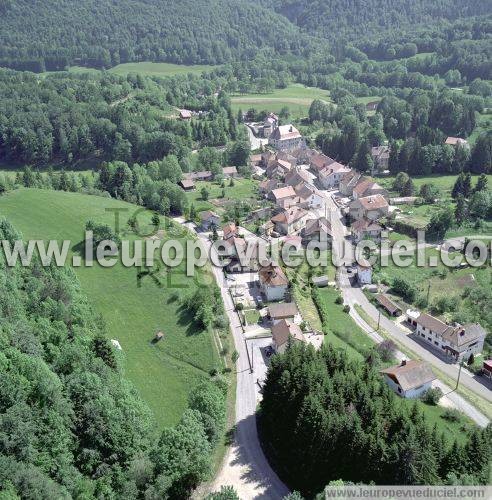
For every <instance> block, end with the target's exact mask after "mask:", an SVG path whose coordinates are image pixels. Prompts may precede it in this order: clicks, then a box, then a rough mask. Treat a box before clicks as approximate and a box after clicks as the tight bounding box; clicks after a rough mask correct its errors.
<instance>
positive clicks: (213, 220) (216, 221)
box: [200, 210, 220, 231]
mask: <svg viewBox="0 0 492 500" xmlns="http://www.w3.org/2000/svg"><path fill="white" fill-rule="evenodd" d="M200 221H201V228H202V229H203V230H204V231H208V230H210V229H212V228H213V227H218V226H219V225H220V217H219V216H218V215H217V214H216V213H215V212H212V211H211V210H205V211H204V212H200Z"/></svg>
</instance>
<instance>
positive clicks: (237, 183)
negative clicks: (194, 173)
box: [186, 179, 258, 212]
mask: <svg viewBox="0 0 492 500" xmlns="http://www.w3.org/2000/svg"><path fill="white" fill-rule="evenodd" d="M224 184H225V187H224V188H221V187H220V184H219V183H218V182H206V181H198V182H195V185H196V189H195V190H194V191H188V192H187V193H186V198H187V199H188V202H189V204H190V205H191V204H192V203H193V205H194V206H195V210H196V211H197V212H202V211H203V210H214V211H217V208H218V207H217V205H215V204H214V203H212V201H213V200H218V201H219V203H220V204H221V205H222V204H227V203H228V202H231V201H234V200H248V199H257V198H258V195H257V186H258V182H257V181H255V180H253V179H234V186H229V180H227V179H226V180H224ZM203 188H206V189H207V190H208V192H209V197H208V200H204V199H203V198H202V193H201V190H202V189H203ZM222 189H224V191H225V197H224V198H222ZM218 211H219V212H220V210H218Z"/></svg>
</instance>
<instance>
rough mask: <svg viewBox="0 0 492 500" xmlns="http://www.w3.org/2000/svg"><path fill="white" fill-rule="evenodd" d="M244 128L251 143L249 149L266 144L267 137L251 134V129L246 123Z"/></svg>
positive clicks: (252, 149) (258, 147)
mask: <svg viewBox="0 0 492 500" xmlns="http://www.w3.org/2000/svg"><path fill="white" fill-rule="evenodd" d="M245 127H246V130H247V131H248V137H249V143H250V145H251V151H255V150H256V149H260V148H261V146H262V145H266V144H268V139H260V138H259V137H256V136H255V134H253V131H252V130H251V128H250V127H249V126H248V125H245Z"/></svg>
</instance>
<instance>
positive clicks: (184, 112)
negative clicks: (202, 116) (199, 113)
mask: <svg viewBox="0 0 492 500" xmlns="http://www.w3.org/2000/svg"><path fill="white" fill-rule="evenodd" d="M179 117H180V118H181V119H182V120H189V119H190V118H191V117H192V112H191V111H190V110H189V109H181V110H180V111H179Z"/></svg>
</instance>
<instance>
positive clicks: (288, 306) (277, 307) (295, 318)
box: [268, 302, 301, 324]
mask: <svg viewBox="0 0 492 500" xmlns="http://www.w3.org/2000/svg"><path fill="white" fill-rule="evenodd" d="M268 318H269V319H270V320H271V321H272V323H273V324H275V323H277V322H279V321H280V320H282V319H287V320H289V321H292V322H293V323H299V322H300V320H301V315H300V314H299V309H297V306H296V304H295V303H294V302H287V303H278V304H270V305H269V306H268Z"/></svg>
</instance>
